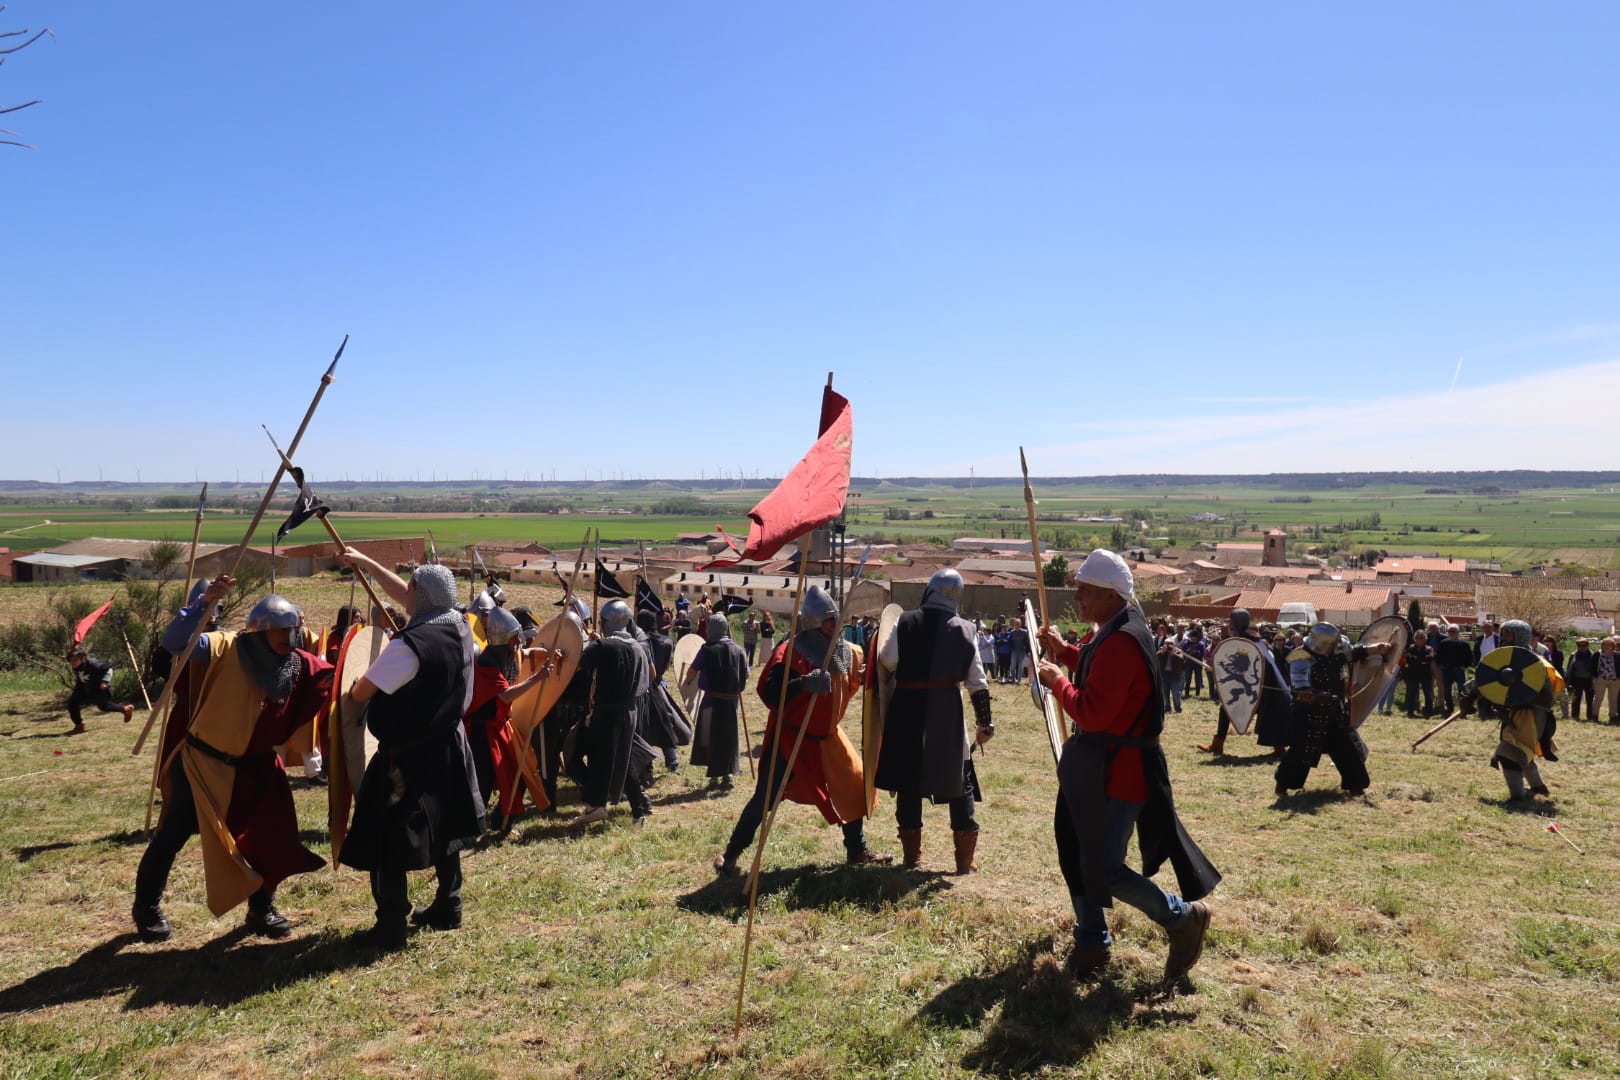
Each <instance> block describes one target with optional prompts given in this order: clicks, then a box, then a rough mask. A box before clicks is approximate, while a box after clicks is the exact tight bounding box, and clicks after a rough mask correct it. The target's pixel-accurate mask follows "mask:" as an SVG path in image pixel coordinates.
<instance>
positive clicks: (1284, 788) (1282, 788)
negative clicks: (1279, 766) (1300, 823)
mask: <svg viewBox="0 0 1620 1080" xmlns="http://www.w3.org/2000/svg"><path fill="white" fill-rule="evenodd" d="M1273 790H1274V791H1276V793H1277V798H1279V799H1280V798H1282V797H1283V796H1284V795H1287V794H1288V785H1287V784H1285V783H1283V782H1282V781H1281V780H1279V781H1277V786H1276V787H1275V788H1274V789H1273Z"/></svg>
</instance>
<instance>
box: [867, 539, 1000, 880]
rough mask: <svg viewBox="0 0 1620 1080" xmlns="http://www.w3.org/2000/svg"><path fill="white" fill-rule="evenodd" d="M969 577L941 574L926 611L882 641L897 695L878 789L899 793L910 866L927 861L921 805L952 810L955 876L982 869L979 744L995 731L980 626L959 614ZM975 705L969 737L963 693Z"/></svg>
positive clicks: (898, 814)
mask: <svg viewBox="0 0 1620 1080" xmlns="http://www.w3.org/2000/svg"><path fill="white" fill-rule="evenodd" d="M961 600H962V575H961V574H959V573H957V572H956V571H955V570H951V569H944V570H937V571H935V572H934V576H933V577H931V578H929V579H928V587H927V588H926V589H924V590H923V599H922V606H921V607H919V608H918V609H917V610H916V611H908V612H906V613H905V614H904V615H902V616H900V621H899V622H898V623H897V624H896V625H895V629H894V633H893V634H890V635H889V637H888V639H887V640H886V641H884V642H883V645H882V647H881V648H880V649H879V651H878V655H877V662H878V663H879V664H881V665H882V666H883V667H884V668H886V669H887V670H889V671H892V672H894V678H895V681H894V696H893V697H892V698H890V700H889V706H888V710H887V714H886V717H885V720H884V729H883V746H882V749H881V751H880V752H879V756H878V766H877V786H878V787H880V788H882V789H883V790H885V791H890V792H893V793H894V796H895V803H894V816H895V823H896V824H897V825H898V826H899V835H900V850H901V853H902V855H901V857H902V859H903V861H904V865H905V866H907V867H915V866H918V865H919V864H921V862H922V826H923V820H922V801H923V796H924V795H926V796H928V798H929V799H931V800H932V801H934V802H935V803H941V802H943V803H946V804H947V805H949V807H950V814H951V834H952V836H953V838H954V842H955V848H956V872H957V873H958V874H967V873H971V872H972V871H974V870H976V869H978V865H977V864H976V863H975V862H974V861H973V855H974V851H975V849H976V848H977V847H978V842H979V823H978V821H977V820H975V818H974V815H973V804H974V802H976V801H977V800H978V799H979V798H980V795H979V781H978V776H977V774H976V773H975V772H974V769H973V747H974V746H976V745H977V746H983V745H984V744H985V743H987V742H989V741H990V737H991V736H993V735H994V734H995V733H996V725H995V724H994V723H992V722H991V717H990V683H989V680H988V679H986V678H985V673H984V664H983V663H982V661H981V660H980V658H979V649H978V643H977V641H976V640H975V635H974V632H973V624H972V623H970V622H968V621H967V620H966V619H964V618H962V617H961V616H960V615H958V614H957V607H958V605H959V604H960V603H961ZM963 686H966V687H967V691H968V698H969V700H970V701H971V702H972V703H973V716H974V720H975V722H976V727H977V731H976V732H975V734H974V736H973V738H972V739H971V740H970V739H969V738H968V735H967V730H966V727H965V726H964V724H963V716H962V691H961V688H962V687H963Z"/></svg>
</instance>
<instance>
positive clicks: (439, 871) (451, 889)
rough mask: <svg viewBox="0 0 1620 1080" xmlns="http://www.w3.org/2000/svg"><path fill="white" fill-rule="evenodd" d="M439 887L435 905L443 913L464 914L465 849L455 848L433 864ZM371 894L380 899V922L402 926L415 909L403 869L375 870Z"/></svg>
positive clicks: (372, 876)
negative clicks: (462, 879) (462, 890)
mask: <svg viewBox="0 0 1620 1080" xmlns="http://www.w3.org/2000/svg"><path fill="white" fill-rule="evenodd" d="M433 873H434V876H435V877H436V878H437V879H438V891H437V892H435V894H434V896H433V906H434V907H435V908H436V909H438V910H439V911H440V912H441V913H442V914H446V915H450V914H454V915H460V914H461V852H460V851H452V852H451V853H450V854H448V855H446V856H444V858H442V859H440V860H439V861H438V862H436V863H434V864H433ZM371 898H372V899H373V900H375V901H376V902H377V925H378V926H386V927H402V926H404V925H405V919H406V917H407V916H409V915H410V913H411V897H410V892H409V887H408V885H407V883H406V877H405V871H404V870H403V869H397V870H396V869H392V868H390V869H387V870H373V871H372V872H371Z"/></svg>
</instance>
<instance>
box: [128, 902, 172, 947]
mask: <svg viewBox="0 0 1620 1080" xmlns="http://www.w3.org/2000/svg"><path fill="white" fill-rule="evenodd" d="M129 914H130V917H131V918H133V919H134V920H135V933H136V934H138V935H140V939H141V940H142V941H144V942H146V943H148V944H153V943H156V942H159V941H168V940H169V938H170V936H171V935H173V933H174V927H172V926H170V925H169V920H168V919H165V918H164V917H163V910H162V909H161V908H159V907H158V906H157V905H156V904H153V905H151V906H150V907H142V906H141V905H140V904H136V905H135V906H134V907H133V908H131V909H130V912H129Z"/></svg>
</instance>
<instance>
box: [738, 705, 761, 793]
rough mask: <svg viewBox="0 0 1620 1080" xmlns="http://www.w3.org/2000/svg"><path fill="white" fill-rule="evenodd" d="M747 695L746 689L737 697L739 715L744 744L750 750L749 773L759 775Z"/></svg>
mask: <svg viewBox="0 0 1620 1080" xmlns="http://www.w3.org/2000/svg"><path fill="white" fill-rule="evenodd" d="M747 696H748V691H747V690H746V689H744V691H743V694H742V697H739V698H738V699H737V715H738V716H739V717H740V718H741V719H742V729H743V746H744V747H746V748H747V750H748V775H749V776H758V775H759V774H758V773H757V772H755V771H754V737H753V736H752V735H750V734H749V733H748V706H747V705H746V704H744V703H743V698H745V697H747Z"/></svg>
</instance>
